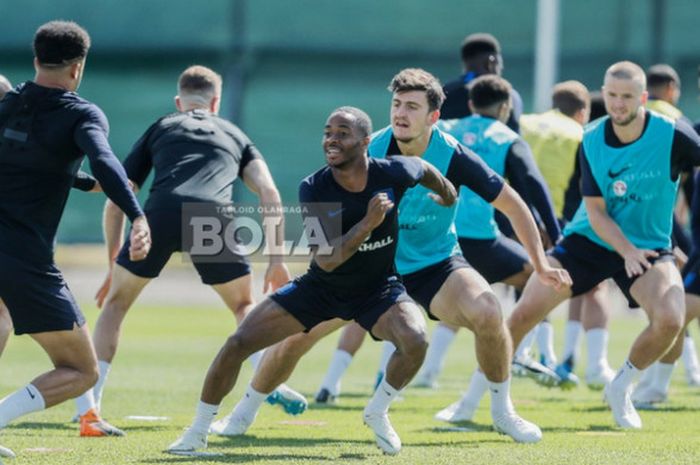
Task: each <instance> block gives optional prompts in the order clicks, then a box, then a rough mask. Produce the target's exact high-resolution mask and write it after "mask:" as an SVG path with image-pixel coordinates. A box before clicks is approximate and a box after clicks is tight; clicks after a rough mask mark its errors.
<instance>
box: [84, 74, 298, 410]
mask: <svg viewBox="0 0 700 465" xmlns="http://www.w3.org/2000/svg"><path fill="white" fill-rule="evenodd" d="M220 102H221V77H220V76H219V75H218V74H217V73H215V72H214V71H212V70H211V69H209V68H206V67H204V66H191V67H189V68H187V69H186V70H185V71H183V72H182V74H181V75H180V78H179V81H178V95H177V96H176V97H175V105H176V107H177V110H178V111H177V112H176V113H172V114H169V115H166V116H164V117H162V118H159V119H158V121H156V122H155V123H154V124H153V125H151V126H150V127H149V128H148V130H147V131H146V132H145V133H144V135H143V136H142V137H141V138H140V139H139V140H138V141H137V142H136V144H135V145H134V147H133V148H132V150H131V153H130V154H129V155H128V156H127V158H126V159H125V160H124V167H125V169H126V174H127V176H128V178H129V180H130V181H131V182H132V183H133V184H134V185H135V186H136V187H137V188H138V187H141V186H142V185H143V183H144V181H145V180H146V178H147V177H148V175H149V173H150V172H151V170H153V171H155V180H154V181H153V185H152V187H151V190H150V194H149V197H148V200H147V201H146V207H145V211H146V217H147V218H148V222H149V224H150V225H151V231H152V235H153V248H152V249H151V252H150V254H149V255H148V258H146V259H145V260H142V261H138V262H137V261H132V260H131V259H130V258H129V253H128V251H129V246H130V244H129V241H128V240H127V241H126V242H124V243H123V245H122V242H123V240H122V231H123V229H124V225H123V223H124V215H123V213H122V212H121V210H119V209H118V208H117V207H116V205H114V203H112V202H110V201H107V203H106V205H105V214H104V232H105V238H106V242H107V253H108V258H109V272H108V275H107V278H106V280H105V284H104V285H103V287H102V288H101V289H100V290H99V292H98V295H97V303H98V306H103V309H102V312H101V313H100V316H99V319H98V320H97V324H96V326H95V334H94V343H95V349H96V352H97V359H98V365H99V370H100V376H99V379H98V382H97V384H96V385H95V388H94V389H92V390H91V391H88V392H87V393H85V395H83V396H81V397H80V398H78V399H77V406H78V411H79V412H80V411H82V410H84V407H83V404H86V403H90V402H91V398H92V397H94V403H95V404H96V405H97V407H98V410H99V407H100V403H101V399H102V391H103V389H104V384H105V381H106V378H107V375H108V373H109V370H110V368H111V364H112V360H113V359H114V356H115V354H116V351H117V345H118V343H119V336H120V333H121V325H122V322H123V320H124V318H125V317H126V314H127V312H128V311H129V308H131V306H132V305H133V303H134V301H135V300H136V298H137V297H138V295H139V294H140V293H141V291H142V290H143V288H144V287H145V286H146V285H147V284H148V283H149V282H150V281H151V279H153V278H156V277H157V276H158V275H159V274H160V271H161V270H162V269H163V267H164V266H165V264H166V263H167V262H168V259H169V258H170V256H171V255H172V254H173V252H175V251H182V247H183V238H182V226H181V221H182V209H183V204H184V203H187V202H197V203H204V204H209V205H222V206H225V205H228V204H229V203H230V202H231V198H232V193H233V183H234V181H235V180H236V179H237V178H239V177H240V178H241V179H243V181H244V182H245V183H246V185H247V186H248V187H249V188H250V189H251V190H252V191H253V192H255V193H256V194H257V195H258V196H259V198H260V203H261V205H263V206H264V207H265V210H266V211H271V212H277V214H278V215H279V212H281V203H280V195H279V192H278V191H277V188H276V186H275V183H274V181H273V180H272V176H271V175H270V172H269V170H268V167H267V165H266V164H265V161H264V160H263V158H262V155H261V154H260V152H259V151H258V149H257V148H256V147H255V145H254V144H253V143H252V142H251V141H250V139H249V138H248V137H247V136H246V135H245V134H244V133H243V132H242V131H241V130H240V129H239V128H238V127H236V126H235V125H233V124H232V123H230V122H229V121H226V120H225V119H223V118H220V117H219V116H218V111H219V104H220ZM280 219H282V218H281V217H280ZM277 233H278V237H274V235H268V236H267V239H268V242H269V241H272V245H271V246H270V247H269V248H270V250H274V249H273V247H274V241H275V240H278V238H281V237H284V229H283V225H282V224H281V225H280V229H279V230H278V231H277ZM120 249H121V250H120ZM208 258H209V260H203V259H201V257H198V256H196V255H195V256H192V261H193V263H194V266H195V268H196V269H197V272H198V273H199V275H200V277H201V279H202V282H203V283H205V284H208V285H210V286H212V288H213V289H214V290H215V291H216V292H217V293H218V294H219V295H220V296H221V299H222V300H223V301H224V303H225V304H226V305H227V306H228V307H229V309H231V311H232V312H233V314H234V316H235V318H236V320H237V321H238V323H239V324H240V322H241V321H242V320H243V318H245V316H246V315H247V314H248V312H249V311H250V309H251V308H252V307H253V295H252V281H253V279H252V274H251V269H250V265H249V264H248V262H247V260H246V259H245V257H222V260H218V261H212V260H211V259H210V258H211V257H208ZM289 279H290V276H289V272H288V270H287V267H286V266H285V265H284V262H283V260H282V257H281V255H270V262H269V266H268V268H267V272H266V273H265V280H264V285H263V287H264V291H267V289H268V288H272V289H273V290H274V289H276V288H278V287H279V286H281V285H282V284H284V283H286V282H287V281H289ZM103 304H104V305H103ZM259 355H260V354H256V360H255V362H257V358H259ZM256 364H257V363H254V365H256ZM270 400H271V402H274V401H280V402H283V403H284V404H285V407H286V409H287V410H289V411H290V412H292V413H300V412H301V411H303V410H304V409H305V408H306V400H305V399H304V397H303V396H301V395H300V394H297V393H295V392H294V391H292V390H291V389H289V388H286V387H284V386H283V387H281V389H280V391H279V392H278V393H276V394H275V395H274V396H272V397H271V398H270Z"/></svg>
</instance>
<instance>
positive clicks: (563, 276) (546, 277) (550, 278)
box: [537, 264, 573, 290]
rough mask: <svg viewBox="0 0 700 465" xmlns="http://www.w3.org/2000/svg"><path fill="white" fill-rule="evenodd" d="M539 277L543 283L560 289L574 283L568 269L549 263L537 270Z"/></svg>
mask: <svg viewBox="0 0 700 465" xmlns="http://www.w3.org/2000/svg"><path fill="white" fill-rule="evenodd" d="M537 277H538V278H539V280H540V282H541V283H542V284H545V285H547V286H552V287H553V288H554V289H556V290H560V289H561V288H562V286H567V287H568V286H571V284H572V283H573V281H571V276H569V272H568V271H566V270H565V269H564V268H555V267H553V266H551V265H549V264H547V265H545V267H544V268H542V269H541V270H540V271H537Z"/></svg>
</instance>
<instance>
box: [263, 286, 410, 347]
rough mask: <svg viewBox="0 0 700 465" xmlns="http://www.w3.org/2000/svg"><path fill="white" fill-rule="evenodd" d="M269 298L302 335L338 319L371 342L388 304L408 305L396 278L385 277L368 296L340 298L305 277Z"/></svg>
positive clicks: (335, 293)
mask: <svg viewBox="0 0 700 465" xmlns="http://www.w3.org/2000/svg"><path fill="white" fill-rule="evenodd" d="M270 298H271V299H272V300H274V301H275V302H277V303H278V304H279V305H280V306H281V307H282V308H284V309H285V310H286V311H287V312H289V313H290V314H291V315H292V316H293V317H294V318H296V319H297V320H299V322H300V323H301V324H302V325H304V328H306V329H305V332H308V331H309V330H311V328H313V327H314V326H316V325H317V324H319V323H321V322H323V321H326V320H331V319H333V318H342V319H343V320H348V321H349V320H355V321H356V322H358V323H359V324H360V326H362V327H363V328H364V329H366V330H367V331H368V332H369V334H370V335H371V336H372V338H374V339H377V338H376V337H375V336H374V335H373V334H372V328H373V327H374V325H375V324H376V323H377V320H379V318H380V317H381V316H382V315H383V314H384V313H386V312H387V310H389V308H390V307H391V306H392V305H394V304H396V303H399V302H412V300H411V298H410V297H409V296H408V294H406V289H405V288H404V286H403V284H402V283H401V280H400V279H399V277H398V276H389V277H388V278H387V279H386V281H385V282H384V283H383V284H382V285H381V286H380V287H379V288H378V289H376V290H375V291H373V292H371V293H357V294H355V295H354V296H344V297H343V296H340V295H339V294H338V292H336V291H335V290H333V289H329V288H328V287H327V286H326V285H324V284H322V283H320V282H318V281H317V280H315V279H313V278H311V277H310V276H309V275H308V274H305V275H303V276H300V277H299V278H296V279H295V280H293V281H291V282H289V283H287V284H286V285H285V286H283V287H281V288H279V289H278V290H277V291H276V292H275V293H274V294H272V295H270Z"/></svg>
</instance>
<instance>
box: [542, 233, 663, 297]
mask: <svg viewBox="0 0 700 465" xmlns="http://www.w3.org/2000/svg"><path fill="white" fill-rule="evenodd" d="M656 251H657V252H658V253H659V256H658V257H656V258H650V259H649V262H651V263H654V262H657V261H659V260H662V261H666V260H673V252H672V251H671V250H669V249H657V250H656ZM550 255H551V256H552V257H554V258H556V259H557V260H558V261H559V263H561V265H562V267H564V268H565V269H566V271H568V272H569V275H570V276H571V280H572V281H573V286H571V293H572V297H576V296H577V295H581V294H585V293H586V292H588V291H590V290H591V289H593V288H594V287H595V286H597V285H598V283H600V282H602V281H605V280H606V279H608V278H613V279H614V280H615V282H616V283H617V285H618V287H619V288H620V290H621V291H622V293H623V294H624V295H625V297H626V298H627V301H628V302H629V305H630V307H632V308H636V307H639V304H638V303H637V302H636V301H635V300H634V298H633V297H632V295H631V294H630V287H632V284H634V282H635V281H636V280H637V278H639V276H635V277H633V278H630V277H628V276H627V273H626V272H625V261H624V260H623V259H622V257H621V256H620V255H618V253H617V252H614V251H612V250H608V249H606V248H605V247H601V246H600V245H598V244H596V243H595V242H593V241H591V240H590V239H588V238H587V237H585V236H582V235H580V234H571V235H569V236H565V237H564V239H563V240H562V241H561V242H559V244H557V246H556V247H554V249H553V250H552V251H551V252H550Z"/></svg>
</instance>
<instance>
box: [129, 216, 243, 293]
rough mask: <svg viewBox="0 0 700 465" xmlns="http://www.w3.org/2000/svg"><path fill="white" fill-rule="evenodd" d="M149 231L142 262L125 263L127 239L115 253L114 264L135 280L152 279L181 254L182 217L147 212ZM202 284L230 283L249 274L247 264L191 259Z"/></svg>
mask: <svg viewBox="0 0 700 465" xmlns="http://www.w3.org/2000/svg"><path fill="white" fill-rule="evenodd" d="M146 218H147V219H148V225H149V226H150V228H151V240H152V241H153V243H152V244H151V250H150V251H149V252H148V256H146V258H145V259H144V260H141V261H138V262H132V261H131V260H130V259H129V246H130V242H129V238H128V237H127V239H126V241H125V242H124V245H123V246H122V248H121V250H120V251H119V256H118V257H117V263H118V264H119V265H121V266H123V267H124V268H126V269H127V270H129V271H130V272H131V273H133V274H135V275H136V276H141V277H142V278H156V277H158V275H159V274H160V272H161V270H162V269H163V267H164V266H165V264H166V263H168V260H170V256H171V255H172V254H173V253H174V252H181V251H182V225H181V223H182V215H181V213H180V211H178V210H151V211H147V212H146ZM191 258H192V264H193V265H194V267H195V268H196V269H197V273H199V276H200V278H201V279H202V282H203V283H204V284H209V285H214V284H223V283H227V282H229V281H232V280H234V279H236V278H240V277H241V276H245V275H247V274H250V264H249V263H248V261H247V260H245V259H244V258H242V257H235V259H231V260H223V261H222V260H219V261H204V260H201V259H198V258H197V257H191Z"/></svg>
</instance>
